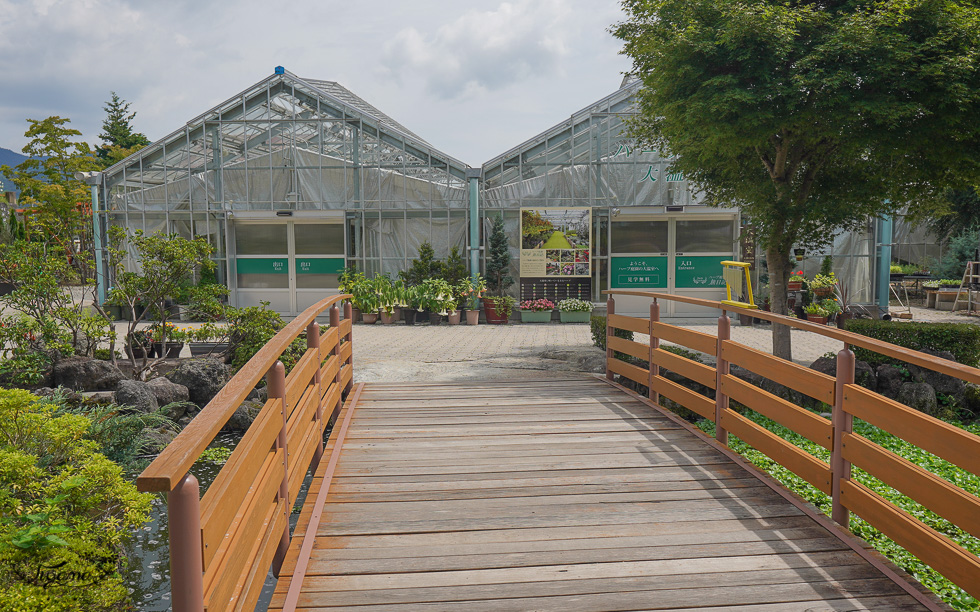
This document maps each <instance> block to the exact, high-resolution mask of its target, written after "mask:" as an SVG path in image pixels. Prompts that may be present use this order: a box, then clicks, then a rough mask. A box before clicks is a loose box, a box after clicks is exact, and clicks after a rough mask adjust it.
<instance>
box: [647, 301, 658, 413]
mask: <svg viewBox="0 0 980 612" xmlns="http://www.w3.org/2000/svg"><path fill="white" fill-rule="evenodd" d="M658 321H660V303H659V302H657V299H656V298H654V299H653V303H651V304H650V361H649V364H650V384H649V385H647V389H649V390H650V401H651V402H653V403H654V404H659V403H660V394H659V393H657V392H656V391H654V390H653V377H654V376H660V366H658V365H654V363H653V351H655V350H657V349H658V348H660V338H658V337H657V336H656V335H655V334H654V329H653V324H654V323H656V322H658Z"/></svg>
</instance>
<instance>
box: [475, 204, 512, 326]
mask: <svg viewBox="0 0 980 612" xmlns="http://www.w3.org/2000/svg"><path fill="white" fill-rule="evenodd" d="M487 242H488V245H487V246H488V249H487V288H488V289H489V290H490V292H491V293H492V294H493V295H492V296H484V298H483V312H484V315H485V316H486V318H487V323H493V324H496V325H499V324H502V323H506V322H507V319H509V318H510V315H511V313H512V312H513V310H514V304H515V303H516V302H517V300H516V299H514V298H513V297H511V296H509V295H504V291H506V290H507V288H508V287H510V286H511V285H513V284H514V279H513V278H512V277H511V276H510V275H509V274H508V273H507V272H508V270H509V269H510V246H509V245H508V244H507V234H506V233H504V217H503V214H500V215H497V216H496V217H494V219H493V225H492V226H491V228H490V235H489V237H488V239H487Z"/></svg>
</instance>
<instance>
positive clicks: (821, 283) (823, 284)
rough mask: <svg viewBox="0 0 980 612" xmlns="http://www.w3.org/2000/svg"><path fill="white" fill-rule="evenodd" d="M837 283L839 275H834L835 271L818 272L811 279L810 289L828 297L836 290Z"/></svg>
mask: <svg viewBox="0 0 980 612" xmlns="http://www.w3.org/2000/svg"><path fill="white" fill-rule="evenodd" d="M836 284H837V277H836V276H834V273H833V272H830V273H828V274H817V275H816V276H814V277H813V280H811V281H810V291H813V293H814V294H816V295H818V296H820V297H828V296H830V295H831V294H832V293H833V292H834V286H835V285H836Z"/></svg>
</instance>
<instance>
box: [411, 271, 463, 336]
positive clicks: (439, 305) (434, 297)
mask: <svg viewBox="0 0 980 612" xmlns="http://www.w3.org/2000/svg"><path fill="white" fill-rule="evenodd" d="M419 289H420V291H421V299H420V301H421V304H422V306H421V307H422V308H424V309H425V310H427V311H429V323H431V324H433V325H438V324H439V323H441V322H442V317H444V316H446V315H448V314H449V311H450V310H456V298H455V296H454V295H453V289H452V287H450V286H449V283H447V282H446V281H445V280H443V279H441V278H427V279H425V280H424V281H422V284H421V285H420V287H419Z"/></svg>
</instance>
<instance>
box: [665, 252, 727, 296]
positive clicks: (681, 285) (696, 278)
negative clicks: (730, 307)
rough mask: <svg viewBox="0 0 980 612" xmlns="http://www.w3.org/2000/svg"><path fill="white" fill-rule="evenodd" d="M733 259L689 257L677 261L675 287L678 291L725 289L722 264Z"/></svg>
mask: <svg viewBox="0 0 980 612" xmlns="http://www.w3.org/2000/svg"><path fill="white" fill-rule="evenodd" d="M730 259H731V255H729V256H728V257H719V256H717V255H716V256H700V257H688V256H680V255H678V256H677V257H676V259H675V271H674V287H675V288H677V289H710V288H716V287H718V288H724V287H725V278H724V275H723V272H722V269H723V268H722V265H721V262H723V261H727V260H730Z"/></svg>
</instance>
